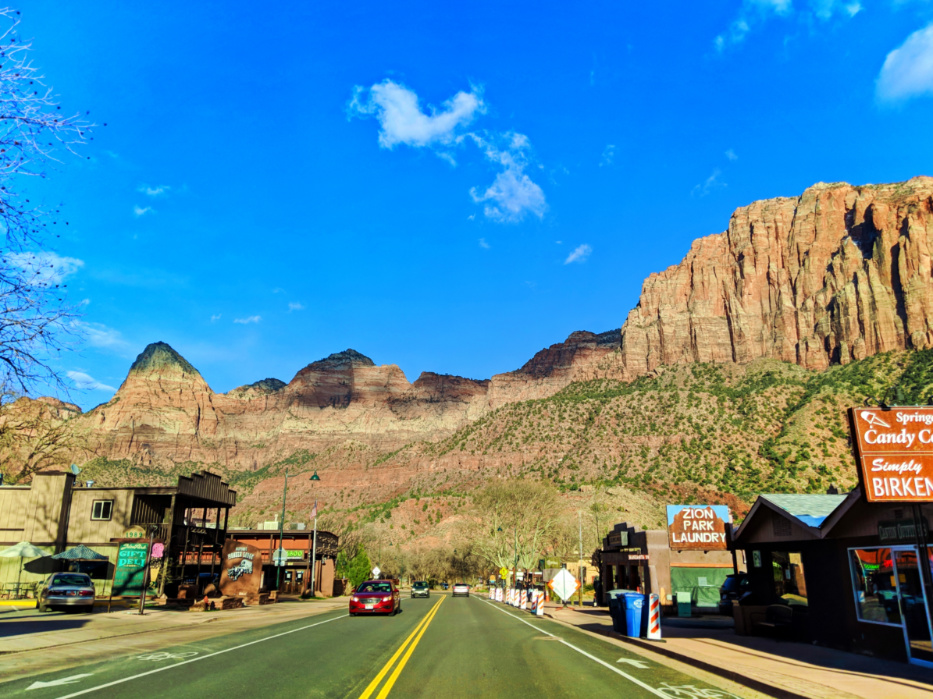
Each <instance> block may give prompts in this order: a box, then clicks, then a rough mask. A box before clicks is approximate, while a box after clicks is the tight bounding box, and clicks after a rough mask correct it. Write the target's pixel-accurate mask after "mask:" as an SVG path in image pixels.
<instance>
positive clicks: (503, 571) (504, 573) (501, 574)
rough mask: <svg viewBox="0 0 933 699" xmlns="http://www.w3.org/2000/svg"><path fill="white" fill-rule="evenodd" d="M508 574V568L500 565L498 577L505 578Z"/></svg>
mask: <svg viewBox="0 0 933 699" xmlns="http://www.w3.org/2000/svg"><path fill="white" fill-rule="evenodd" d="M508 574H509V569H508V568H506V567H505V566H502V567H501V568H499V577H500V578H503V579H505V577H506V576H507V575H508Z"/></svg>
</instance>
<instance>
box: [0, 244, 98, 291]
mask: <svg viewBox="0 0 933 699" xmlns="http://www.w3.org/2000/svg"><path fill="white" fill-rule="evenodd" d="M4 259H5V260H6V263H7V264H8V265H10V266H11V267H16V268H17V269H19V270H21V271H22V273H23V282H24V283H26V284H28V285H29V286H37V287H49V286H55V285H56V284H61V283H62V281H64V279H65V277H70V276H71V275H72V274H74V273H76V272H77V271H78V270H79V269H81V268H82V267H84V261H83V260H79V259H77V258H75V257H60V256H59V255H56V254H55V253H54V252H35V253H33V252H10V253H7V254H6V255H5V256H4Z"/></svg>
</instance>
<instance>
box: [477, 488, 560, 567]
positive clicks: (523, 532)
mask: <svg viewBox="0 0 933 699" xmlns="http://www.w3.org/2000/svg"><path fill="white" fill-rule="evenodd" d="M473 503H474V512H473V514H474V517H475V519H476V521H477V524H476V527H475V531H474V533H473V538H472V542H473V549H472V553H473V554H475V555H476V556H478V557H479V558H481V559H483V560H484V561H486V562H488V563H489V564H491V565H493V566H495V568H496V569H498V568H500V567H504V568H508V569H510V570H511V568H512V567H513V565H514V564H515V561H516V558H517V560H518V567H519V568H535V567H537V563H538V559H539V557H540V556H542V555H544V554H546V553H549V552H550V551H552V550H553V549H554V548H555V547H559V542H558V540H559V539H560V538H561V537H560V531H561V526H560V520H561V514H562V508H561V505H560V503H559V501H558V497H557V491H556V490H555V489H554V488H553V487H551V486H548V485H546V484H544V483H540V482H536V481H530V480H502V481H493V482H491V483H490V484H489V485H487V486H486V487H485V488H483V489H482V490H480V491H479V492H478V493H476V495H474V497H473Z"/></svg>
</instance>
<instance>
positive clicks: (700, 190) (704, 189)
mask: <svg viewBox="0 0 933 699" xmlns="http://www.w3.org/2000/svg"><path fill="white" fill-rule="evenodd" d="M721 174H722V172H721V171H720V170H719V168H716V169H715V170H713V174H711V175H710V176H709V177H707V178H706V179H705V180H704V181H703V182H702V183H700V184H698V185H697V186H696V187H694V188H693V190H692V191H691V192H690V194H691V195H692V196H694V197H705V196H706V195H707V194H709V193H710V192H712V191H713V190H714V189H719V188H720V187H725V186H726V185H725V183H723V182H720V181H719V176H720V175H721Z"/></svg>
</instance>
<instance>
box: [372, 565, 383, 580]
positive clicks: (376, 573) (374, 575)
mask: <svg viewBox="0 0 933 699" xmlns="http://www.w3.org/2000/svg"><path fill="white" fill-rule="evenodd" d="M381 574H382V571H381V570H379V566H376V567H375V568H373V577H374V578H378V577H379V576H380V575H381Z"/></svg>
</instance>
